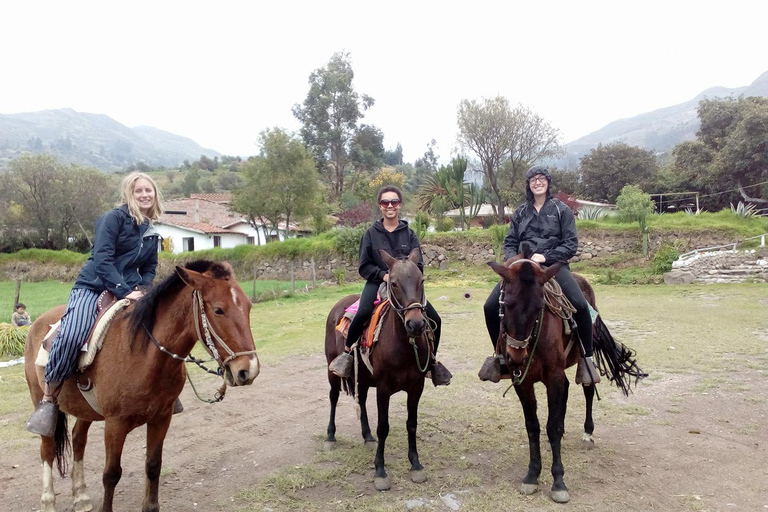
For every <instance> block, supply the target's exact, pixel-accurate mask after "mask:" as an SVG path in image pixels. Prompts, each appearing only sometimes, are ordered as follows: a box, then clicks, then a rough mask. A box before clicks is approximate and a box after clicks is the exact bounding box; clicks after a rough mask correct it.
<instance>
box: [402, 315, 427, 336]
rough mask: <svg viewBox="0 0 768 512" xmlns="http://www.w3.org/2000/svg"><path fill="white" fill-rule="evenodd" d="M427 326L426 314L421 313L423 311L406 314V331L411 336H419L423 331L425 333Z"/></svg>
mask: <svg viewBox="0 0 768 512" xmlns="http://www.w3.org/2000/svg"><path fill="white" fill-rule="evenodd" d="M426 328H427V321H426V320H425V318H424V315H423V314H421V312H418V313H417V314H413V315H411V314H406V316H405V332H407V333H408V336H411V337H414V338H415V337H417V336H421V335H422V333H424V329H426Z"/></svg>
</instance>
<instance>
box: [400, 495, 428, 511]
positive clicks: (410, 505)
mask: <svg viewBox="0 0 768 512" xmlns="http://www.w3.org/2000/svg"><path fill="white" fill-rule="evenodd" d="M428 505H429V502H428V501H427V500H425V499H424V498H416V499H415V500H408V501H406V502H405V508H406V509H408V510H413V509H416V508H421V507H426V506H428Z"/></svg>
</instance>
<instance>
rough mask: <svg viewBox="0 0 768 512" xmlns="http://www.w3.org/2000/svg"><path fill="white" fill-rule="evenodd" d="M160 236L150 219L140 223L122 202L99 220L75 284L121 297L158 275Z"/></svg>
mask: <svg viewBox="0 0 768 512" xmlns="http://www.w3.org/2000/svg"><path fill="white" fill-rule="evenodd" d="M158 239H159V236H158V234H157V232H156V231H154V229H151V228H150V225H149V223H148V222H145V223H144V224H142V225H140V226H137V225H136V223H135V222H134V220H133V219H132V218H131V215H130V214H129V213H128V206H127V205H122V206H120V207H118V208H115V209H113V210H110V211H108V212H107V213H105V214H104V215H102V216H101V217H99V220H98V221H96V236H95V238H94V243H93V249H91V257H90V258H88V261H86V262H85V265H84V266H83V268H82V270H80V274H79V275H78V276H77V281H75V286H74V288H87V289H89V290H93V291H95V292H97V293H101V292H103V291H104V290H109V291H111V292H112V293H113V294H115V297H117V298H118V299H122V298H125V296H126V295H128V294H129V293H131V291H132V290H133V289H134V288H135V287H137V286H140V287H144V286H148V285H149V284H150V283H151V282H152V280H153V279H154V278H155V269H156V268H157V243H158Z"/></svg>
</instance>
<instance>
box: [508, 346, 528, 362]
mask: <svg viewBox="0 0 768 512" xmlns="http://www.w3.org/2000/svg"><path fill="white" fill-rule="evenodd" d="M527 359H528V348H527V347H523V348H514V347H510V346H509V345H508V346H507V361H509V362H510V363H511V364H512V366H522V365H523V364H525V362H526V360H527Z"/></svg>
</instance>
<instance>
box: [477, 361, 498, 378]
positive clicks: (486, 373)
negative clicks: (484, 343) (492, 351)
mask: <svg viewBox="0 0 768 512" xmlns="http://www.w3.org/2000/svg"><path fill="white" fill-rule="evenodd" d="M477 376H478V377H480V380H489V381H491V382H499V381H500V380H501V363H500V362H499V358H498V357H496V356H491V357H488V358H486V359H485V362H484V363H483V366H482V367H481V368H480V371H479V372H477Z"/></svg>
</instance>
